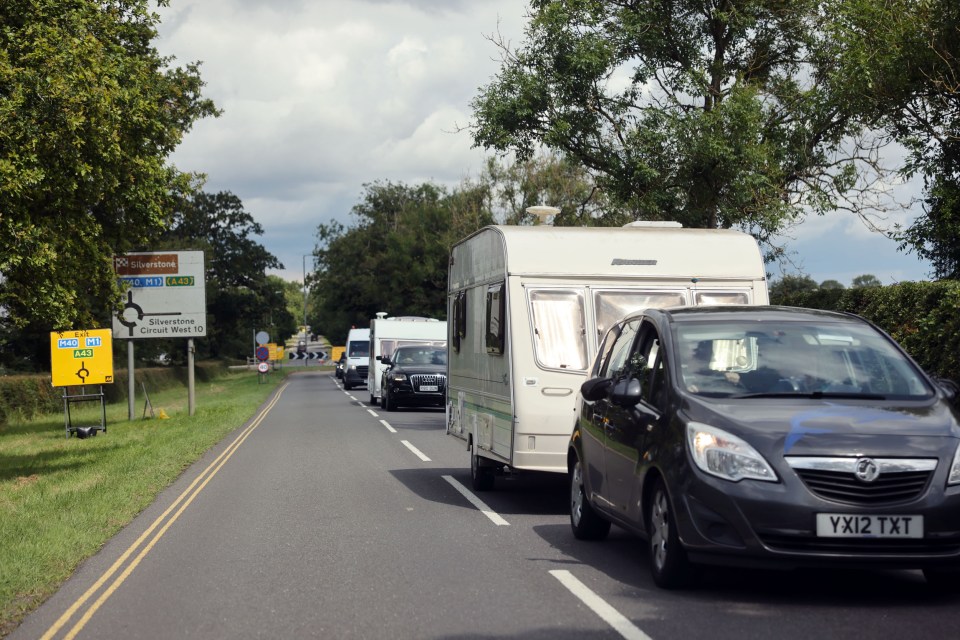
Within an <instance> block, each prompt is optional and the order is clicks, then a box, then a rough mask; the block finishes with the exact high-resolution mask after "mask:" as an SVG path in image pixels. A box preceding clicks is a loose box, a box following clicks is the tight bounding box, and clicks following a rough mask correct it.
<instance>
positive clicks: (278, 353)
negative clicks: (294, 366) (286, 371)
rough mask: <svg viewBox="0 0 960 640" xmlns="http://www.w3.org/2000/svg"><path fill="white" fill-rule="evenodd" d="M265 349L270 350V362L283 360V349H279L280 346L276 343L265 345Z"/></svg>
mask: <svg viewBox="0 0 960 640" xmlns="http://www.w3.org/2000/svg"><path fill="white" fill-rule="evenodd" d="M267 349H269V350H270V359H271V360H273V361H277V360H282V359H283V347H281V346H280V345H278V344H277V343H275V342H271V343H269V344H267Z"/></svg>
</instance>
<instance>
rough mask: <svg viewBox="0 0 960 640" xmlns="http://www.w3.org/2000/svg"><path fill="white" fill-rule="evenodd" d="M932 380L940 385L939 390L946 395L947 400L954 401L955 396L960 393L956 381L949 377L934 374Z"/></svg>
mask: <svg viewBox="0 0 960 640" xmlns="http://www.w3.org/2000/svg"><path fill="white" fill-rule="evenodd" d="M933 381H934V382H936V383H937V386H938V387H940V390H941V391H943V395H945V396H946V397H947V400H948V401H949V402H954V401H955V400H956V399H957V396H958V395H960V385H957V383H956V382H954V381H953V380H951V379H950V378H942V377H940V376H934V377H933Z"/></svg>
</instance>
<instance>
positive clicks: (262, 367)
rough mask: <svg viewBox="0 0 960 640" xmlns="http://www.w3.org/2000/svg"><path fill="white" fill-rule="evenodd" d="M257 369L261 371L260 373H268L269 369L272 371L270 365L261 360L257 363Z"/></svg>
mask: <svg viewBox="0 0 960 640" xmlns="http://www.w3.org/2000/svg"><path fill="white" fill-rule="evenodd" d="M257 371H259V372H260V373H267V372H268V371H270V365H269V364H267V363H266V362H261V363H260V364H258V365H257Z"/></svg>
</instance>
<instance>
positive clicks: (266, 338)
mask: <svg viewBox="0 0 960 640" xmlns="http://www.w3.org/2000/svg"><path fill="white" fill-rule="evenodd" d="M256 337H257V344H267V343H268V342H270V334H269V333H267V332H266V331H257V336H256Z"/></svg>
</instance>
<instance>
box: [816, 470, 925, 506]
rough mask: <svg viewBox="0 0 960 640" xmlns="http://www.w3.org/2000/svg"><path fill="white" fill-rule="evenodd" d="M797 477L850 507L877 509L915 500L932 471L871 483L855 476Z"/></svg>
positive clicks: (896, 475) (818, 473)
mask: <svg viewBox="0 0 960 640" xmlns="http://www.w3.org/2000/svg"><path fill="white" fill-rule="evenodd" d="M797 475H798V476H800V479H801V480H803V484H805V485H806V486H807V488H808V489H810V491H812V492H813V493H814V494H816V495H818V496H820V497H821V498H824V499H826V500H832V501H834V502H845V503H847V504H862V505H876V504H887V503H892V502H904V501H906V500H913V499H914V498H917V497H919V496H920V494H922V493H923V490H924V488H926V486H927V482H929V480H930V476H931V472H930V471H912V472H904V473H885V474H881V475H880V477H878V478H877V479H876V480H875V481H873V482H871V483H869V484H868V483H865V482H861V481H860V480H858V479H857V478H856V476H855V475H854V474H852V473H844V472H838V471H817V470H812V469H797Z"/></svg>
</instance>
